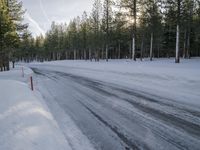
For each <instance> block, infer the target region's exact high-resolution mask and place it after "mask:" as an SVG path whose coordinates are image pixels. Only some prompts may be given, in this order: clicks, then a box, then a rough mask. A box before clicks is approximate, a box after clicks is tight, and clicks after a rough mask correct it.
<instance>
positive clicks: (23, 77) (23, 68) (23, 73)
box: [22, 67, 24, 78]
mask: <svg viewBox="0 0 200 150" xmlns="http://www.w3.org/2000/svg"><path fill="white" fill-rule="evenodd" d="M22 77H23V78H24V67H22Z"/></svg>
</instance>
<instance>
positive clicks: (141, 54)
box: [140, 38, 144, 61]
mask: <svg viewBox="0 0 200 150" xmlns="http://www.w3.org/2000/svg"><path fill="white" fill-rule="evenodd" d="M143 48H144V39H143V38H142V43H141V50H140V60H141V61H142V58H143Z"/></svg>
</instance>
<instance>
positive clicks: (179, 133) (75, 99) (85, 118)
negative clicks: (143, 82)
mask: <svg viewBox="0 0 200 150" xmlns="http://www.w3.org/2000/svg"><path fill="white" fill-rule="evenodd" d="M32 69H33V71H34V72H35V74H36V78H37V84H38V86H39V87H40V88H39V90H40V92H41V94H42V95H43V97H44V99H45V101H46V103H47V105H49V108H50V111H51V108H53V105H54V102H55V103H56V104H57V105H58V106H59V109H62V111H63V112H64V113H66V114H67V115H69V116H70V117H71V118H72V120H73V121H74V122H75V124H76V125H77V126H78V128H79V129H80V130H81V131H82V133H83V134H84V135H85V136H86V137H87V138H88V139H89V140H90V142H91V143H92V144H93V145H94V147H95V148H96V149H102V150H122V149H125V150H129V149H136V150H137V149H144V150H146V149H147V150H148V149H150V150H162V149H163V150H165V149H166V150H176V149H191V150H199V149H200V110H199V111H197V110H193V109H191V108H190V107H187V106H183V105H181V104H179V103H177V102H175V101H173V100H171V99H167V98H165V97H162V96H158V95H153V94H150V93H146V92H144V91H138V90H136V89H130V88H128V87H124V86H122V85H119V84H114V83H113V84H111V83H107V82H104V81H102V80H94V79H91V78H88V77H83V76H81V75H79V74H71V73H67V72H59V71H56V70H53V69H44V68H40V67H34V68H32ZM44 91H45V92H44ZM50 101H51V102H50ZM54 113H55V111H53V110H52V114H53V115H54ZM55 119H56V120H57V119H58V116H55ZM59 120H62V116H60V117H59V119H58V124H59ZM60 126H62V127H63V124H62V125H61V124H60ZM66 126H67V124H66ZM62 127H61V129H62ZM63 130H64V129H63ZM71 145H72V147H73V143H71Z"/></svg>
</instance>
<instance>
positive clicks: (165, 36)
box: [1, 0, 200, 63]
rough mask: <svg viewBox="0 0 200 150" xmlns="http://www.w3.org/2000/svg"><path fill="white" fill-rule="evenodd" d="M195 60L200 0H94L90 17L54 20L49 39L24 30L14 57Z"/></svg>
mask: <svg viewBox="0 0 200 150" xmlns="http://www.w3.org/2000/svg"><path fill="white" fill-rule="evenodd" d="M1 1H2V0H1ZM5 7H6V6H5ZM5 18H7V17H5ZM17 33H18V32H17ZM9 46H11V45H10V44H9ZM194 56H200V1H199V0H104V1H101V0H94V4H93V8H92V11H91V12H90V13H87V12H83V14H82V15H81V16H77V17H75V18H73V19H72V20H71V21H70V22H69V23H62V24H57V23H55V22H52V25H51V29H49V30H48V31H47V32H46V34H45V35H40V36H38V37H36V38H33V37H32V36H31V34H30V33H29V32H28V30H25V32H24V33H23V35H22V36H21V40H20V45H19V46H18V48H17V52H16V55H15V58H17V60H20V61H26V62H30V61H34V60H37V61H44V60H46V61H51V60H62V59H74V60H76V59H85V60H95V61H99V60H100V59H104V60H106V61H108V60H109V59H122V58H126V59H133V60H135V61H136V58H140V60H143V58H146V57H148V58H150V60H153V58H160V57H167V58H168V57H175V58H176V60H175V62H176V63H179V62H180V57H182V58H190V57H194Z"/></svg>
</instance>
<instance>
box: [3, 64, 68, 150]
mask: <svg viewBox="0 0 200 150" xmlns="http://www.w3.org/2000/svg"><path fill="white" fill-rule="evenodd" d="M24 73H25V77H24V78H22V75H21V67H17V68H16V69H13V70H11V71H10V72H2V73H0V150H68V149H69V150H70V149H71V148H70V146H69V144H68V142H67V141H66V139H65V137H64V135H63V134H62V133H61V131H60V129H59V127H58V125H57V123H56V121H55V120H54V118H53V117H52V115H51V113H50V112H49V110H48V108H47V106H46V105H45V103H44V102H43V101H42V99H40V95H38V93H36V92H32V91H31V90H30V87H29V85H28V84H27V80H28V78H29V75H31V74H32V71H31V70H30V69H28V68H26V67H24ZM8 79H9V80H8ZM17 80H18V81H17Z"/></svg>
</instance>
